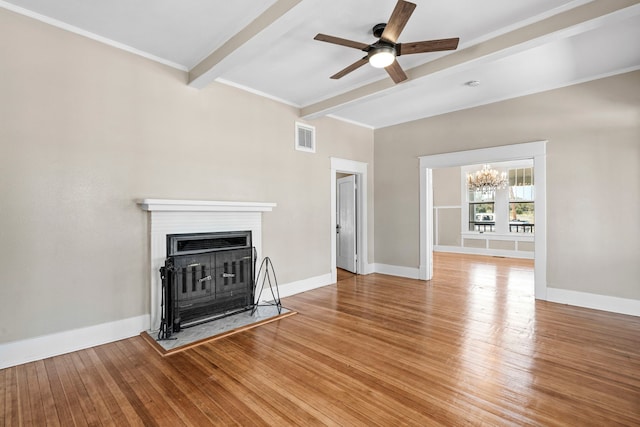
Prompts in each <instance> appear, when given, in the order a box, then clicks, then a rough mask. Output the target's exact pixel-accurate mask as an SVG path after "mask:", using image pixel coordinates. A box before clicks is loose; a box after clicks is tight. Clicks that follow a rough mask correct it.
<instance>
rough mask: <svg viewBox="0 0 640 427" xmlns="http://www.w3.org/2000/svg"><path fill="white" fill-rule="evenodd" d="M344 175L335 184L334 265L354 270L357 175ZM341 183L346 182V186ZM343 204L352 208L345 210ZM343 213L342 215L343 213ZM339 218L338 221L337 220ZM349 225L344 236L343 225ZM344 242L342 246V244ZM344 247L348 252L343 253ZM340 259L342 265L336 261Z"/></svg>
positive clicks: (356, 234) (356, 231) (355, 257)
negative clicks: (348, 231) (349, 231)
mask: <svg viewBox="0 0 640 427" xmlns="http://www.w3.org/2000/svg"><path fill="white" fill-rule="evenodd" d="M342 175H344V176H343V177H340V178H337V177H336V178H337V185H336V191H337V193H336V223H337V225H336V266H337V268H342V269H345V270H347V271H349V272H353V273H355V272H356V269H357V266H358V263H357V261H356V259H357V256H358V242H357V239H358V227H357V226H358V220H357V218H356V215H357V214H358V206H357V205H356V199H357V197H358V183H357V181H358V177H357V176H356V175H353V174H350V175H345V174H342ZM342 184H346V187H348V188H344V187H345V186H343V185H342ZM343 193H344V195H345V196H347V200H345V198H344V197H343V196H342V195H343ZM343 202H344V204H345V206H346V208H347V209H348V207H349V206H351V205H352V209H348V210H347V211H345V210H344V209H343V207H342V204H343ZM343 214H344V215H343ZM338 220H340V221H338ZM345 224H346V225H349V226H352V227H347V229H350V228H351V229H352V232H351V233H348V235H346V236H345V234H344V231H345V227H344V226H343V225H345ZM342 244H344V247H343V245H342ZM345 249H349V251H348V252H349V253H348V254H345V252H346V251H345ZM341 260H342V266H341V265H339V264H338V263H337V262H338V261H341Z"/></svg>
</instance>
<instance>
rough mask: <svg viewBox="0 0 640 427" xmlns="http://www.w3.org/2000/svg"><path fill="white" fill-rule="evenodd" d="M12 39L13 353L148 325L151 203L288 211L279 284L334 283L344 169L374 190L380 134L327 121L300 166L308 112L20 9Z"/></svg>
mask: <svg viewBox="0 0 640 427" xmlns="http://www.w3.org/2000/svg"><path fill="white" fill-rule="evenodd" d="M0 28H2V37H1V38H0V58H2V59H1V64H0V69H1V73H0V74H1V77H0V121H1V122H2V123H1V125H0V144H1V147H2V150H1V155H0V194H1V196H2V201H1V205H0V224H1V228H0V238H1V241H2V245H1V246H0V271H2V275H1V276H0V343H2V342H9V341H13V340H18V339H25V338H30V337H35V336H39V335H44V334H49V333H53V332H58V331H66V330H71V329H75V328H79V327H83V326H91V325H96V324H100V323H104V322H110V321H116V320H121V319H125V318H128V317H134V316H139V315H143V314H145V313H148V312H149V306H148V305H149V289H148V288H149V285H148V283H149V277H148V272H147V270H148V262H149V261H148V257H149V253H148V248H147V245H148V243H147V227H148V223H147V221H148V219H147V214H146V213H145V212H143V211H142V210H141V209H140V208H139V207H138V206H137V205H136V204H135V200H136V199H139V198H176V199H205V200H233V201H266V202H276V203H277V204H278V206H277V207H276V208H275V209H274V210H273V212H269V213H266V214H265V215H264V229H263V251H264V254H265V255H268V256H270V257H271V258H272V260H273V262H274V266H275V268H276V271H277V274H278V279H279V281H280V283H288V282H292V281H297V280H303V279H307V278H310V277H314V276H318V275H324V274H327V273H329V271H330V259H329V258H330V238H331V234H330V233H331V230H330V190H331V189H330V157H331V156H334V157H341V158H347V159H351V160H357V161H361V162H366V163H369V164H370V165H371V168H370V176H371V177H372V176H373V167H372V164H373V131H371V130H369V129H365V128H361V127H356V126H353V125H350V124H346V123H343V122H340V121H336V120H333V119H329V118H326V119H320V120H317V121H313V122H312V123H311V124H313V125H314V126H316V130H317V153H316V154H309V153H304V152H299V151H295V150H294V141H293V138H294V122H295V120H296V119H297V111H296V110H295V109H294V108H291V107H288V106H285V105H283V104H279V103H276V102H273V101H270V100H268V99H265V98H261V97H258V96H255V95H252V94H249V93H246V92H243V91H240V90H238V89H235V88H231V87H228V86H224V85H220V84H213V85H211V86H210V87H208V88H207V89H205V90H196V89H192V88H189V87H188V86H186V83H185V82H186V75H185V73H183V72H180V71H176V70H174V69H171V68H168V67H165V66H162V65H159V64H156V63H154V62H150V61H148V60H145V59H143V58H140V57H137V56H135V55H131V54H128V53H126V52H122V51H119V50H117V49H113V48H111V47H108V46H105V45H102V44H100V43H97V42H94V41H91V40H89V39H86V38H83V37H80V36H78V35H74V34H71V33H68V32H65V31H62V30H59V29H56V28H53V27H50V26H48V25H45V24H42V23H39V22H37V21H33V20H31V19H29V18H26V17H23V16H19V15H15V14H13V13H11V12H8V11H7V10H5V9H0ZM370 181H371V182H370V183H369V189H370V191H371V194H370V196H369V197H370V203H371V206H370V209H369V212H371V217H370V218H369V224H370V231H369V232H370V237H369V242H373V234H372V231H371V230H372V229H373V196H372V193H373V188H374V186H373V178H371V179H370ZM369 251H370V252H369V254H370V255H369V256H370V262H373V246H372V247H371V248H370V249H369Z"/></svg>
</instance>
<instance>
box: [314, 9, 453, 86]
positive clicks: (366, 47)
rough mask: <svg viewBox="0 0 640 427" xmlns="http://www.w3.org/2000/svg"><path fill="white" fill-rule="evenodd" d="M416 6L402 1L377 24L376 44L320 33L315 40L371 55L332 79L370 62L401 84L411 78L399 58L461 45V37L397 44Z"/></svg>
mask: <svg viewBox="0 0 640 427" xmlns="http://www.w3.org/2000/svg"><path fill="white" fill-rule="evenodd" d="M415 8H416V5H415V3H410V2H408V1H404V0H398V3H396V7H395V8H394V9H393V12H392V13H391V17H390V18H389V22H387V23H386V24H377V25H375V26H374V27H373V35H374V36H375V37H377V38H378V41H377V42H375V43H373V44H366V43H361V42H356V41H352V40H347V39H343V38H340V37H334V36H328V35H326V34H318V35H316V36H315V37H314V39H315V40H319V41H322V42H327V43H333V44H338V45H341V46H347V47H352V48H354V49H360V50H362V51H363V52H367V56H365V57H363V58H362V59H359V60H358V61H356V62H354V63H353V64H351V65H349V66H348V67H346V68H345V69H343V70H341V71H338V72H337V73H336V74H334V75H333V76H331V78H332V79H339V78H341V77H344V76H346V75H347V74H349V73H350V72H352V71H355V70H357V69H358V68H360V67H362V66H363V65H364V64H366V63H367V62H368V63H370V64H371V65H372V66H373V67H376V68H384V69H385V70H386V71H387V73H389V76H390V77H391V78H392V79H393V81H394V82H395V83H400V82H403V81H405V80H407V75H406V74H405V72H404V70H403V69H402V67H400V64H398V61H396V57H398V56H401V55H411V54H414V53H425V52H436V51H442V50H455V49H457V48H458V41H459V40H460V39H459V38H457V37H456V38H452V39H441V40H427V41H421V42H410V43H397V41H398V36H400V33H401V32H402V30H403V29H404V27H405V25H407V22H408V21H409V18H410V17H411V14H412V13H413V10H414V9H415Z"/></svg>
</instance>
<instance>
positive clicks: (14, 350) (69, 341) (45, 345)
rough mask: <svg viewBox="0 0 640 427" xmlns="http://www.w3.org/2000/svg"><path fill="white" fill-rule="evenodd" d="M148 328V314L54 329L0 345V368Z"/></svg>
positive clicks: (129, 334) (126, 336)
mask: <svg viewBox="0 0 640 427" xmlns="http://www.w3.org/2000/svg"><path fill="white" fill-rule="evenodd" d="M147 329H149V315H148V314H145V315H142V316H137V317H130V318H128V319H123V320H117V321H114V322H109V323H102V324H100V325H95V326H88V327H86V328H80V329H74V330H71V331H64V332H58V333H55V334H51V335H44V336H41V337H36V338H29V339H26V340H21V341H13V342H8V343H3V344H0V369H4V368H9V367H11V366H16V365H21V364H23V363H28V362H33V361H35V360H41V359H46V358H47V357H52V356H58V355H60V354H65V353H70V352H72V351H78V350H83V349H85V348H89V347H94V346H96V345H101V344H106V343H108V342H113V341H118V340H121V339H125V338H129V337H132V336H134V335H138V334H140V332H142V331H146V330H147Z"/></svg>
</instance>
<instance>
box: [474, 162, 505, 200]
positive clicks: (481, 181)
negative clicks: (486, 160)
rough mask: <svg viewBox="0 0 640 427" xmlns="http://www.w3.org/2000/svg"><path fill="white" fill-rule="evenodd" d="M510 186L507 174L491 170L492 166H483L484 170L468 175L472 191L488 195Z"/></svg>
mask: <svg viewBox="0 0 640 427" xmlns="http://www.w3.org/2000/svg"><path fill="white" fill-rule="evenodd" d="M508 184H509V179H508V178H507V173H506V172H498V171H497V170H495V169H491V166H490V165H482V170H479V171H476V172H475V173H468V174H467V186H468V187H469V190H472V191H481V192H482V193H485V194H486V193H491V192H493V191H496V190H497V189H503V188H506V187H507V185H508Z"/></svg>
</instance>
